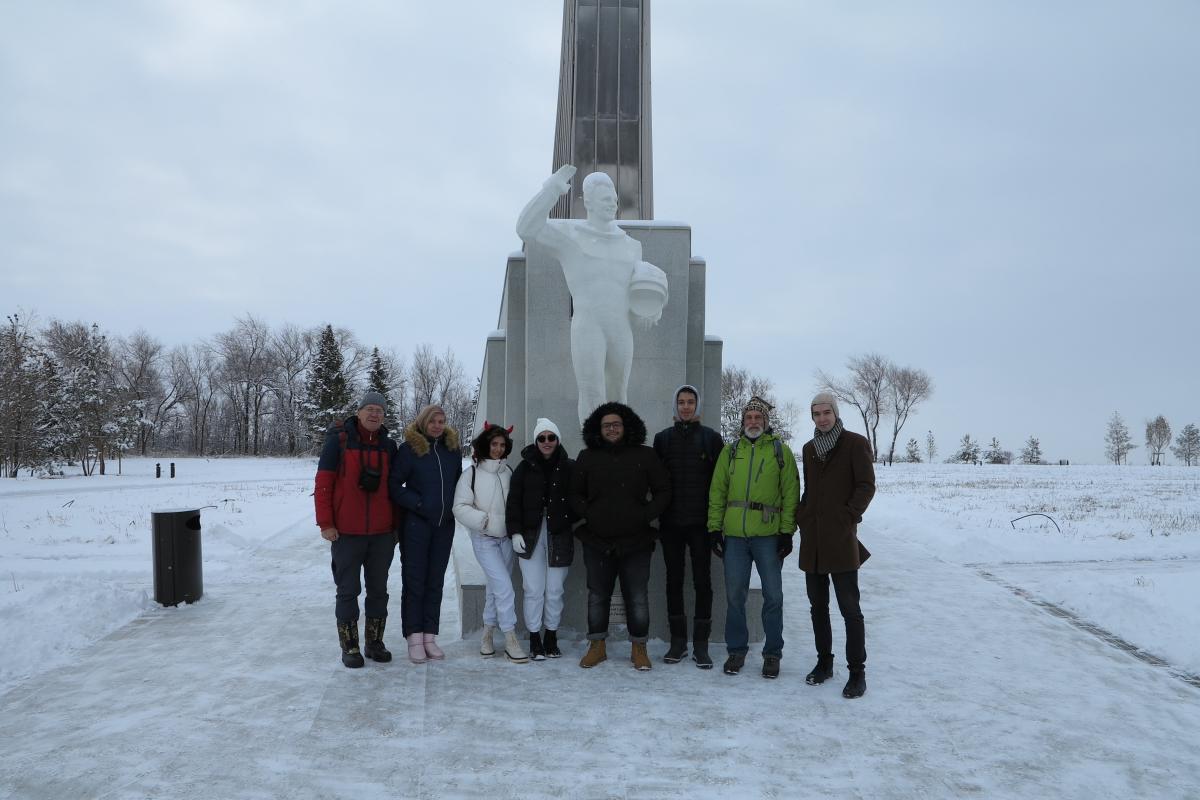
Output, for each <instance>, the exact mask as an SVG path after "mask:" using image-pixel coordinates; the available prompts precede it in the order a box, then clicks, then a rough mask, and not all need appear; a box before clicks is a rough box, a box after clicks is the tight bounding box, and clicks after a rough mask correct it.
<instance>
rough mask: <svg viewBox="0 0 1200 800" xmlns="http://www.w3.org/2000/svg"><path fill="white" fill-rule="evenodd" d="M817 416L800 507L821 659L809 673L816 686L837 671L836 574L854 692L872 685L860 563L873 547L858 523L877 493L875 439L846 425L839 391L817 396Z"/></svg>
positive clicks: (846, 693) (849, 686) (849, 691)
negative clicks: (864, 541)
mask: <svg viewBox="0 0 1200 800" xmlns="http://www.w3.org/2000/svg"><path fill="white" fill-rule="evenodd" d="M811 408H812V418H813V422H814V423H816V430H815V431H814V432H813V438H812V441H810V442H808V443H807V444H805V445H804V450H803V461H804V494H803V496H801V498H800V503H799V505H797V507H796V525H797V526H798V527H799V528H800V569H802V570H804V582H805V585H806V588H807V589H808V602H809V605H810V607H811V613H812V624H813V635H814V637H815V638H816V643H817V665H816V666H815V667H813V669H812V672H810V673H808V676H807V677H806V678H805V681H806V682H808V683H809V684H811V685H813V686H816V685H817V684H820V683H824V682H825V681H826V680H828V679H829V678H832V677H833V630H832V628H831V627H830V624H829V581H830V578H832V579H833V589H834V592H836V594H837V603H838V608H839V609H840V610H841V612H842V619H843V620H844V621H845V623H846V663H847V666H848V667H849V669H850V680H848V681H847V682H846V687H845V688H844V689H842V696H843V697H847V698H855V697H862V696H863V694H864V693H865V692H866V691H867V677H866V663H867V644H866V627H865V624H864V622H863V615H862V609H861V608H860V607H859V595H858V568H859V567H860V566H861V565H862V562H864V561H866V560H867V558H868V557H869V556H870V555H871V554H870V553H868V552H867V548H865V547H863V546H862V545H861V544H860V543H859V541H858V523H859V522H862V518H863V514H864V513H866V510H867V506H868V505H870V503H871V498H872V497H874V496H875V467H874V466H873V463H872V461H873V459H872V457H871V443H870V442H868V441H867V439H866V438H865V437H863V436H859V435H858V434H857V433H853V432H851V431H848V430H845V429H843V428H842V420H841V417H839V416H838V407H837V398H835V397H834V396H833V395H832V394H830V393H828V392H821V393H820V394H818V395H817V396H816V397H814V398H813V400H812V404H811Z"/></svg>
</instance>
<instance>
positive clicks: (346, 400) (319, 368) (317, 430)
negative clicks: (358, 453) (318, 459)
mask: <svg viewBox="0 0 1200 800" xmlns="http://www.w3.org/2000/svg"><path fill="white" fill-rule="evenodd" d="M306 394H307V397H306V398H305V404H304V405H305V414H306V417H307V420H308V430H309V432H310V434H311V435H312V437H313V441H314V443H315V444H317V445H319V444H320V442H321V440H322V439H323V438H324V436H325V431H327V430H328V429H329V426H330V425H332V424H333V423H334V422H337V421H338V420H341V419H343V418H344V417H345V416H346V415H347V414H348V413H349V411H350V405H351V404H352V402H353V400H352V398H351V396H350V387H349V385H348V384H347V382H346V373H345V370H344V369H343V363H342V351H341V348H340V347H339V346H338V341H337V337H336V336H334V334H333V326H332V325H326V326H325V329H324V330H323V331H321V338H320V341H319V343H318V345H317V357H316V358H315V359H314V360H313V364H312V367H311V369H310V371H309V375H308V387H307V392H306Z"/></svg>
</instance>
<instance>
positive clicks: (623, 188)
mask: <svg viewBox="0 0 1200 800" xmlns="http://www.w3.org/2000/svg"><path fill="white" fill-rule="evenodd" d="M649 5H650V3H649V0H566V3H565V8H564V13H563V42H562V64H561V74H560V81H559V98H558V120H557V123H556V132H555V142H554V158H553V166H552V168H553V171H554V175H552V176H551V177H550V178H549V179H546V180H545V181H544V182H543V185H542V187H541V190H537V184H536V183H533V182H531V186H530V189H531V191H530V195H531V196H532V197H533V200H531V201H530V204H529V205H528V206H526V209H525V211H524V212H522V214H521V215H520V218H519V220H518V223H517V230H518V233H519V235H520V236H521V238H522V239H523V240H524V241H525V249H524V250H523V251H520V252H515V253H513V254H511V255H510V256H509V258H508V265H507V269H506V272H505V276H504V289H503V293H502V296H501V301H500V315H499V321H498V324H497V326H496V330H494V331H493V332H492V333H491V334H489V336H488V340H487V346H486V350H485V353H484V361H483V374H482V376H481V379H480V391H479V406H478V410H477V413H476V420H477V423H476V424H477V426H479V427H482V425H483V420H485V419H486V420H490V421H492V422H499V421H502V422H503V424H505V425H510V424H511V425H514V426H515V429H514V431H513V438H514V440H515V442H516V448H515V449H516V450H517V451H519V450H520V449H521V448H522V447H523V446H524V445H526V444H529V441H530V436H529V433H530V431H531V430H532V427H533V424H534V422H535V421H536V420H537V418H538V417H548V418H550V419H552V420H554V421H555V423H556V424H557V425H558V427H559V429H560V430H561V431H562V434H563V445H564V446H565V447H566V448H567V451H568V452H569V453H571V454H572V455H577V454H578V453H579V451H580V448H581V447H582V437H581V433H580V425H579V422H580V420H581V419H582V417H583V416H585V415H586V413H588V412H590V410H591V408H594V407H595V406H596V405H599V403H600V402H603V401H605V400H621V401H623V402H626V403H627V404H628V405H630V406H632V407H633V409H634V410H635V411H637V413H638V414H639V415H640V416H641V417H642V419H643V420H644V421H645V422H646V427H647V430H648V431H649V432H650V434H651V436H652V435H653V433H654V432H655V431H658V430H661V429H662V428H665V427H667V426H668V425H670V424H671V423H672V411H673V408H672V400H673V398H674V393H675V390H676V389H677V388H678V387H679V386H680V385H682V384H684V383H689V384H692V385H693V386H697V387H699V388H700V391H701V392H702V393H703V401H704V403H705V407H707V408H709V409H713V413H714V414H715V413H717V411H716V410H717V409H719V407H720V398H721V348H722V343H721V340H720V339H719V338H718V337H715V336H706V335H705V332H704V282H705V269H706V267H705V262H704V260H703V259H700V258H697V257H694V256H693V255H692V232H691V228H690V227H689V226H688V225H686V224H683V223H678V222H663V221H654V220H653V206H652V200H653V188H654V187H653V173H652V169H651V163H652V162H651V147H650V22H649V18H650V9H649ZM571 167H573V169H572V168H571ZM585 176H587V177H585ZM597 186H600V190H601V192H600V194H602V195H604V197H600V195H595V196H593V195H592V191H593V189H595V188H596V187H597ZM609 192H611V194H612V197H611V198H609V197H608V193H609ZM585 193H586V194H587V195H588V196H585ZM610 202H611V204H612V205H613V206H614V208H612V209H605V210H604V211H603V212H601V213H599V214H597V213H594V208H595V207H596V205H597V203H604V204H607V203H610ZM589 206H592V207H593V213H589V208H588V207H589ZM610 211H611V213H609V212H610ZM585 220H586V221H585ZM589 225H591V226H592V227H591V229H589V227H588V226H589ZM547 230H549V233H547V232H546V231H547ZM623 264H628V265H629V266H628V269H627V271H626V272H624V273H622V274H621V276H620V278H619V279H617V278H613V277H612V275H613V273H612V272H611V271H610V272H609V273H606V275H607V278H606V279H605V280H604V281H602V282H601V283H602V284H603V285H600V286H597V284H595V283H593V282H592V281H591V280H590V278H589V274H588V272H587V271H588V270H589V269H597V268H602V269H608V270H621V269H625V267H623V266H622V265H623ZM613 287H617V289H614V288H613ZM572 289H574V290H575V291H576V292H578V293H579V296H578V297H575V296H573V295H572ZM597 314H600V315H601V316H603V317H604V319H603V321H602V324H601V323H597V324H596V325H594V326H593V325H591V321H594V317H595V315H597ZM589 315H592V316H593V319H592V320H589V319H587V318H588V316H589ZM639 320H640V324H639ZM593 334H594V335H593ZM601 344H602V345H603V349H604V352H603V354H601V355H600V356H599V357H597V348H600V347H601ZM587 358H595V359H596V360H595V361H594V362H593V363H592V364H591V365H590V366H589V364H585V363H583V362H584V360H585V359H587ZM596 364H602V365H603V366H602V367H600V368H599V370H600V372H602V373H604V375H603V379H597V378H596V377H595V376H596V374H597V367H596V366H595V365H596ZM622 371H623V372H622ZM618 373H621V374H618ZM622 391H624V394H623V395H622V394H621V392H622ZM477 432H478V431H473V432H472V435H473V434H474V433H477ZM516 457H517V455H516V452H514V454H513V459H515V458H516ZM455 552H456V559H455V563H456V566H457V567H458V569H459V578H460V587H462V594H461V597H462V598H463V600H462V615H463V617H462V618H463V630H464V633H468V632H471V631H473V630H476V629H478V627H480V625H481V623H480V622H479V620H480V613H481V610H482V607H483V592H482V588H481V587H478V586H477V587H475V588H476V589H478V591H472V590H471V586H472V584H471V581H472V580H478V582H479V583H482V577H481V572H480V571H478V567H477V566H475V565H473V564H472V561H471V555H470V552H471V548H470V544H469V543H466V545H465V549H463V550H461V551H460V548H459V546H457V545H456V548H455ZM459 552H463V553H465V555H464V556H463V557H462V558H459V557H458V553H459ZM720 564H721V562H720V561H717V560H716V559H714V562H713V571H714V574H713V589H714V599H713V635H714V639H715V640H719V639H720V638H721V635H722V632H723V630H724V628H723V625H724V617H725V613H724V612H725V596H724V594H725V593H724V580H723V579H722V573H721V566H720ZM519 581H520V573H519V572H518V571H516V570H514V583H516V584H517V585H518V586H519ZM688 581H689V582H688V585H689V586H690V585H691V584H690V578H689V579H688ZM664 585H665V578H664V570H663V565H662V559H661V558H660V557H659V556H657V555H656V556H655V557H654V561H653V569H652V572H651V580H650V615H651V625H650V632H651V636H652V637H658V638H662V637H664V636H665V634H666V630H667V615H666V594H665V589H664ZM518 594H519V589H518ZM685 597H686V598H687V605H688V608H687V613H688V615H689V616H691V613H692V611H691V603H692V594H691V591H690V589H689V590H688V591H686V592H685ZM752 606H753V599H752V601H751V603H750V604H748V606H747V617H748V621H749V623H750V625H751V635H752V637H754V636H755V635H756V629H755V626H756V625H758V626H759V629H758V630H757V638H761V624H760V623H759V622H758V613H757V610H756V609H755V608H753V607H752ZM519 607H520V603H519V600H518V609H519ZM519 616H520V614H519V613H518V617H519ZM586 620H587V589H586V584H585V580H584V569H583V558H582V555H581V554H580V552H579V550H578V548H577V549H576V556H575V563H574V565H573V566H572V568H571V572H570V573H569V577H568V579H567V596H566V609H565V611H564V619H563V628H564V629H569V630H573V631H575V632H576V633H582V632H585V631H586V629H587V622H586ZM614 621H615V620H614Z"/></svg>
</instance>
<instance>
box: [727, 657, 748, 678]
mask: <svg viewBox="0 0 1200 800" xmlns="http://www.w3.org/2000/svg"><path fill="white" fill-rule="evenodd" d="M744 666H746V654H745V653H730V654H729V658H727V659H725V667H724V669H725V674H726V675H737V674H738V673H739V672H741V671H742V667H744Z"/></svg>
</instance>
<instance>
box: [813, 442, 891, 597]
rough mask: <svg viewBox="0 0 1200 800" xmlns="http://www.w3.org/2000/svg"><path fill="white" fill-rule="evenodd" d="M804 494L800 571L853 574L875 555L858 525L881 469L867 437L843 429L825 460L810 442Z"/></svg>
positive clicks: (869, 501)
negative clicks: (865, 544)
mask: <svg viewBox="0 0 1200 800" xmlns="http://www.w3.org/2000/svg"><path fill="white" fill-rule="evenodd" d="M802 457H803V461H804V470H803V472H804V495H803V496H802V497H801V498H800V503H799V504H798V505H797V506H796V525H797V526H798V527H799V528H800V569H802V570H804V571H805V572H818V573H821V574H823V575H824V574H828V573H832V572H849V571H850V570H855V569H858V568H859V567H860V566H862V562H864V561H866V560H867V558H868V557H869V556H870V555H871V554H870V553H869V552H868V551H867V548H865V547H863V546H862V544H861V543H859V541H858V523H860V522H862V518H863V514H865V513H866V511H867V506H868V505H870V503H871V498H872V497H874V496H875V467H874V465H873V464H872V461H871V444H870V443H869V442H868V441H867V440H866V438H865V437H863V436H860V435H859V434H857V433H852V432H851V431H843V432H842V435H841V437H840V438H839V439H838V443H837V444H836V445H835V446H834V448H833V450H831V451H829V454H828V455H827V456H826V460H825V461H824V462H821V461H818V460H817V449H816V447H815V446H814V445H813V443H812V442H811V441H809V442H808V443H807V444H805V445H804V449H803V456H802Z"/></svg>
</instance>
